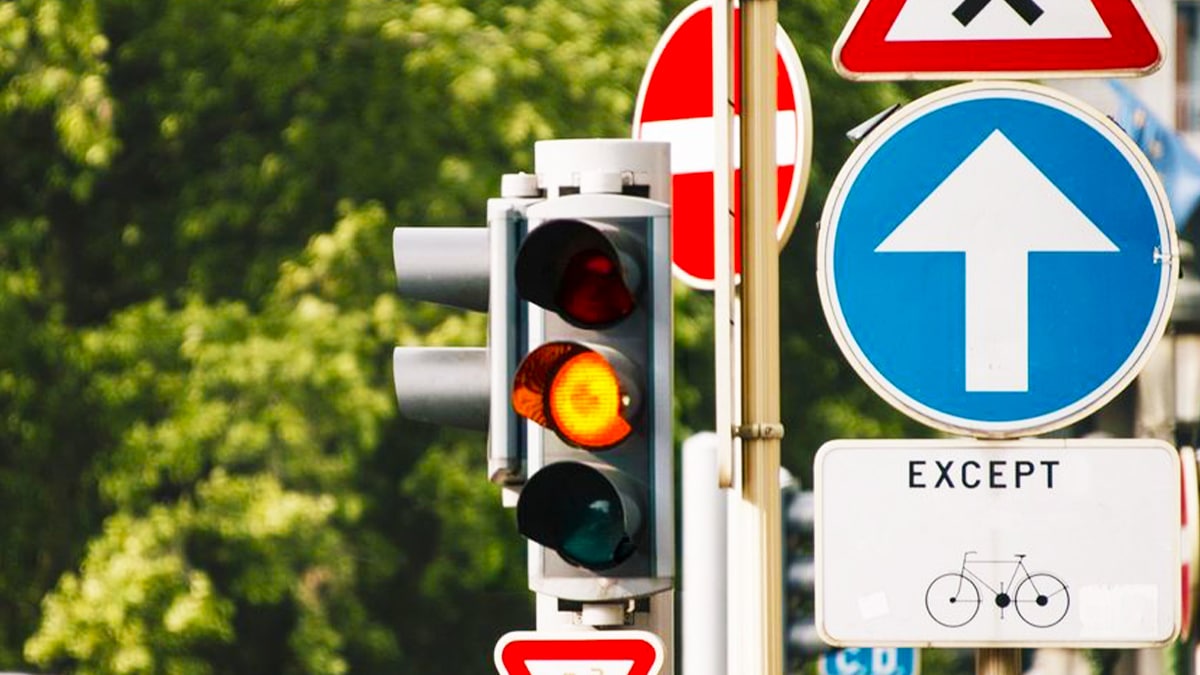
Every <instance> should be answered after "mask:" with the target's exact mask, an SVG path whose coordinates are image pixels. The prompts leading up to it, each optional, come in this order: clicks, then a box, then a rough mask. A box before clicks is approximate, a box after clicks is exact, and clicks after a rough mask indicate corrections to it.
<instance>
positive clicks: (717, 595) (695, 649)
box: [679, 431, 729, 675]
mask: <svg viewBox="0 0 1200 675" xmlns="http://www.w3.org/2000/svg"><path fill="white" fill-rule="evenodd" d="M717 447H718V444H717V435H716V434H714V433H712V432H708V431H706V432H704V433H700V434H696V435H694V436H692V437H691V438H689V439H687V440H686V441H684V442H683V451H682V453H681V454H682V464H683V467H682V475H681V476H680V483H681V490H680V492H681V495H680V497H681V500H682V508H681V509H680V515H681V517H682V519H683V528H682V529H683V556H682V559H681V561H680V575H681V578H680V584H679V587H680V589H681V590H680V592H679V603H680V611H679V619H680V621H679V623H680V629H681V630H680V633H681V635H682V636H683V637H682V640H681V641H680V642H681V645H682V649H681V650H680V652H681V653H680V672H684V673H687V674H688V675H725V673H726V672H727V671H726V669H725V666H726V658H727V657H726V644H727V638H726V636H727V635H728V633H727V628H726V616H727V609H728V602H727V595H728V592H727V590H726V585H727V580H728V578H729V575H728V573H727V570H726V567H725V557H726V549H727V548H728V546H727V545H726V529H727V528H726V518H727V516H726V513H727V511H728V509H727V507H726V504H727V503H728V499H727V495H728V494H729V493H728V492H727V491H725V490H722V489H720V488H718V487H717Z"/></svg>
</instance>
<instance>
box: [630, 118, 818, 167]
mask: <svg viewBox="0 0 1200 675" xmlns="http://www.w3.org/2000/svg"><path fill="white" fill-rule="evenodd" d="M740 123H741V119H740V117H734V118H733V166H734V168H735V169H737V168H740V167H741V136H740V133H739V131H740V126H739V125H740ZM713 133H714V131H713V118H711V117H690V118H687V119H679V120H661V121H658V122H643V123H642V135H641V139H642V140H644V141H666V142H668V143H670V144H671V173H711V172H712V170H713V154H714V150H713ZM775 162H776V163H777V164H778V165H779V166H791V165H793V164H795V163H796V111H795V110H780V111H778V112H776V113H775Z"/></svg>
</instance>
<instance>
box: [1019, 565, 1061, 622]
mask: <svg viewBox="0 0 1200 675" xmlns="http://www.w3.org/2000/svg"><path fill="white" fill-rule="evenodd" d="M1013 597H1014V598H1015V600H1016V602H1015V603H1014V604H1016V606H1017V615H1018V616H1020V617H1021V618H1022V619H1024V620H1025V623H1027V624H1029V625H1030V626H1034V627H1036V628H1049V627H1050V626H1053V625H1055V624H1057V623H1058V622H1059V621H1062V620H1063V617H1065V616H1066V615H1067V609H1069V608H1070V607H1071V594H1070V593H1068V592H1067V585H1066V584H1064V583H1063V582H1062V581H1060V580H1059V579H1058V577H1056V576H1054V575H1052V574H1046V573H1044V572H1042V573H1038V574H1031V575H1029V576H1027V577H1025V580H1024V581H1022V582H1021V583H1020V584H1019V585H1018V586H1017V592H1016V594H1015V595H1014V596H1013Z"/></svg>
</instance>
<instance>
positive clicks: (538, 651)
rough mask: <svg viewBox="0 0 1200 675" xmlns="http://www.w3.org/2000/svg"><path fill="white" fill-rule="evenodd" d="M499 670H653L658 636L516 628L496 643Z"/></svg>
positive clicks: (511, 673)
mask: <svg viewBox="0 0 1200 675" xmlns="http://www.w3.org/2000/svg"><path fill="white" fill-rule="evenodd" d="M495 661H496V670H498V671H499V672H500V675H561V674H562V673H576V672H577V673H580V674H581V675H587V674H588V673H593V672H600V673H604V675H610V674H611V675H656V674H657V673H658V671H659V670H660V669H662V663H663V644H662V640H660V639H659V637H658V636H657V635H655V634H653V633H648V632H646V631H641V630H622V631H578V632H571V633H538V632H533V631H516V632H512V633H508V634H506V635H505V636H504V637H502V638H500V641H499V642H497V643H496V651H495Z"/></svg>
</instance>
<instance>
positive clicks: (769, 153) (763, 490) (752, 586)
mask: <svg viewBox="0 0 1200 675" xmlns="http://www.w3.org/2000/svg"><path fill="white" fill-rule="evenodd" d="M777 11H778V5H777V1H776V0H743V2H742V5H741V57H742V58H741V69H742V71H741V72H742V96H741V147H742V209H741V225H742V235H741V239H742V261H743V264H742V306H741V312H742V421H741V425H740V427H739V436H741V438H742V464H741V466H742V471H741V490H740V499H738V500H736V502H737V504H736V508H735V509H734V511H735V514H736V516H735V518H736V519H735V520H734V524H733V527H734V528H736V529H735V531H738V532H740V534H741V536H742V541H741V544H742V546H741V547H740V550H741V551H742V552H743V553H742V555H743V556H744V557H743V564H742V565H741V566H740V569H739V570H738V573H740V574H741V575H743V579H742V580H741V581H742V583H740V584H739V588H740V590H741V593H740V595H741V596H743V597H740V598H738V600H739V604H740V605H741V609H742V610H743V611H741V612H740V613H739V615H738V619H739V620H740V621H742V622H744V624H743V625H744V629H743V632H742V634H741V636H740V637H741V644H740V645H738V647H739V648H740V649H741V650H742V652H743V654H744V656H745V662H744V663H743V664H742V667H741V668H740V669H739V670H738V672H740V673H755V674H756V675H757V674H758V673H762V674H763V675H779V674H781V673H782V672H783V607H782V596H783V571H782V567H783V563H782V551H781V541H780V540H781V539H782V532H781V529H782V524H781V520H780V512H779V511H780V506H779V447H780V443H779V439H780V437H782V435H783V427H782V425H781V424H780V416H779V410H780V405H779V243H778V240H777V238H776V235H775V229H776V226H777V224H778V221H779V215H778V199H779V197H778V194H777V192H776V182H777V180H776V176H777V167H776V160H775V111H776V108H777V104H776V86H777V85H776V73H775V70H776V69H775V59H776V55H775V30H776V23H777V18H776V17H777Z"/></svg>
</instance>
